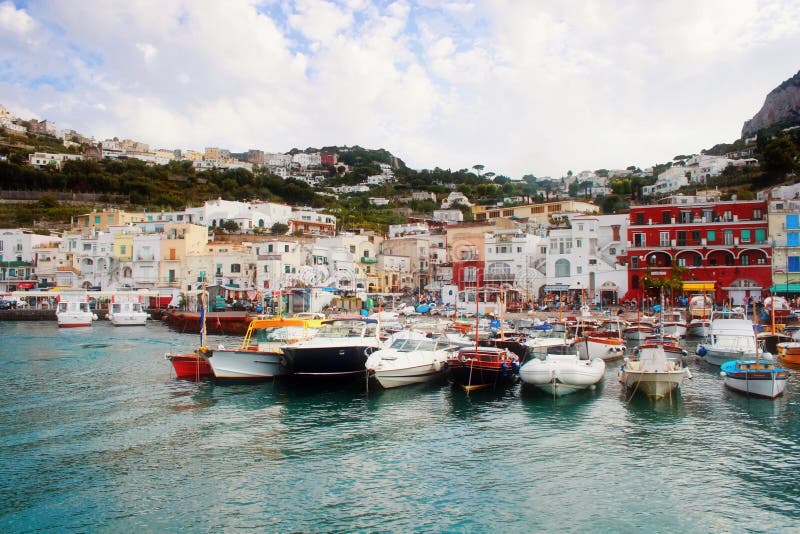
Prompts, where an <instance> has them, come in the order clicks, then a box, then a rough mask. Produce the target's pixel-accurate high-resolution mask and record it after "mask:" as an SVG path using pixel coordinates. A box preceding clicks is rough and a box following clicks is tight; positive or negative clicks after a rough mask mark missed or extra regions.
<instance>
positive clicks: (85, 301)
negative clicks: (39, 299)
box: [56, 290, 97, 328]
mask: <svg viewBox="0 0 800 534" xmlns="http://www.w3.org/2000/svg"><path fill="white" fill-rule="evenodd" d="M56 298H57V301H58V306H57V307H56V319H57V320H58V327H59V328H74V327H79V326H92V321H93V320H95V319H97V316H96V315H95V314H94V313H92V310H90V309H89V294H88V293H87V292H86V291H69V290H61V291H60V292H59V294H58V297H56Z"/></svg>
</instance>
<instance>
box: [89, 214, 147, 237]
mask: <svg viewBox="0 0 800 534" xmlns="http://www.w3.org/2000/svg"><path fill="white" fill-rule="evenodd" d="M144 220H145V217H144V215H143V214H141V213H130V212H127V211H122V210H116V209H115V210H105V209H104V210H103V211H97V210H93V211H92V212H91V213H87V214H86V215H78V217H77V218H76V219H75V222H74V224H73V229H76V230H79V231H80V230H85V229H91V228H93V229H95V230H98V231H102V232H107V231H108V227H109V226H119V225H124V224H129V223H132V222H141V221H144Z"/></svg>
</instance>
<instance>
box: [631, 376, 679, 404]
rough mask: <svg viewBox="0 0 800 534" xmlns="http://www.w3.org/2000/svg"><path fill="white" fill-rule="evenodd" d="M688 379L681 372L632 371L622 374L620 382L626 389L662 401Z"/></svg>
mask: <svg viewBox="0 0 800 534" xmlns="http://www.w3.org/2000/svg"><path fill="white" fill-rule="evenodd" d="M684 378H686V372H685V371H683V370H681V371H654V372H649V371H630V370H625V371H623V372H622V373H621V376H620V382H622V383H623V384H624V385H625V387H626V388H628V389H630V390H634V391H636V392H640V393H643V394H645V395H647V396H648V397H650V398H653V399H661V398H664V397H666V396H667V395H670V394H671V393H672V392H673V391H674V390H676V389H677V388H678V387H679V386H680V385H681V384H682V383H683V380H684Z"/></svg>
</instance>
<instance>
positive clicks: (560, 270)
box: [556, 258, 569, 278]
mask: <svg viewBox="0 0 800 534" xmlns="http://www.w3.org/2000/svg"><path fill="white" fill-rule="evenodd" d="M567 276H569V260H565V259H563V258H562V259H560V260H557V261H556V278H565V277H567Z"/></svg>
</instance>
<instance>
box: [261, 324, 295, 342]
mask: <svg viewBox="0 0 800 534" xmlns="http://www.w3.org/2000/svg"><path fill="white" fill-rule="evenodd" d="M303 337H306V335H305V334H304V329H303V327H301V326H280V327H276V328H260V329H258V330H256V335H255V338H256V341H257V342H258V343H270V342H275V341H279V342H292V341H294V340H297V339H302V338H303Z"/></svg>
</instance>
